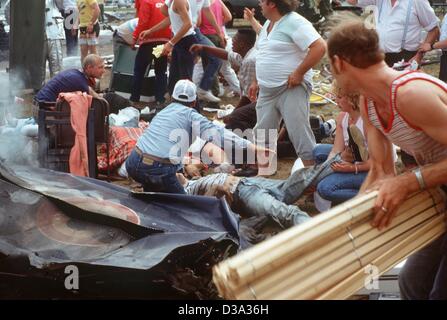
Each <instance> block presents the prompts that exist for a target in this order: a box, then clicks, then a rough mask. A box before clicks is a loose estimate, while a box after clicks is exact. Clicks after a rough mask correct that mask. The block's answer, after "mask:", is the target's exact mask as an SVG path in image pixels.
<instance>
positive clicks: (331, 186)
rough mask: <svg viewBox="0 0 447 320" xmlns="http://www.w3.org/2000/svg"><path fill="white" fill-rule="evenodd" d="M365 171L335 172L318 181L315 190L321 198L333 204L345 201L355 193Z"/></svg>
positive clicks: (365, 174) (358, 188)
mask: <svg viewBox="0 0 447 320" xmlns="http://www.w3.org/2000/svg"><path fill="white" fill-rule="evenodd" d="M367 174H368V173H367V172H359V173H358V174H355V173H345V172H335V173H333V174H331V175H329V176H327V177H326V178H324V179H323V180H321V181H320V183H318V186H317V191H318V193H319V194H320V196H321V197H322V198H323V199H326V200H329V201H332V202H334V203H335V204H338V203H342V202H345V201H346V200H349V199H351V198H353V197H355V196H356V195H357V193H358V192H359V190H360V187H361V186H362V183H363V181H364V180H365V178H366V176H367Z"/></svg>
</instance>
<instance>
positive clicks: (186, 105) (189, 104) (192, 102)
mask: <svg viewBox="0 0 447 320" xmlns="http://www.w3.org/2000/svg"><path fill="white" fill-rule="evenodd" d="M196 100H197V99H196ZM196 100H194V101H191V102H185V101H180V100H177V99H174V98H172V102H175V103H178V104H181V105H184V106H185V107H193V106H194V105H195V104H196Z"/></svg>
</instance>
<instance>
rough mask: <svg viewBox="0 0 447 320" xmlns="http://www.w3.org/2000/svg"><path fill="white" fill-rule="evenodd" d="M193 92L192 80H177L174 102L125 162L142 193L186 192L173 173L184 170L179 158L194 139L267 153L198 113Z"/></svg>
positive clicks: (165, 109) (156, 117)
mask: <svg viewBox="0 0 447 320" xmlns="http://www.w3.org/2000/svg"><path fill="white" fill-rule="evenodd" d="M196 92H197V91H196V85H195V84H194V83H192V82H191V81H189V80H180V81H178V82H177V84H176V85H175V87H174V90H173V93H172V98H173V100H174V102H173V103H171V104H170V105H168V106H167V107H166V108H164V109H163V110H162V111H160V112H159V113H158V114H157V115H156V116H155V117H154V119H153V120H152V122H151V125H150V126H149V128H148V129H146V131H145V132H144V133H143V135H142V136H141V137H140V138H139V139H138V141H137V144H136V147H135V149H134V150H133V151H132V153H131V155H130V156H129V158H128V159H127V161H126V169H127V172H128V174H129V176H130V177H132V178H133V179H134V180H136V181H137V182H140V183H141V184H143V188H144V191H154V192H168V193H181V194H184V193H185V189H184V188H183V186H182V185H181V184H180V182H179V181H178V179H177V176H176V173H177V172H178V171H179V170H180V169H181V168H182V167H183V163H182V159H183V158H184V156H185V154H186V153H187V151H188V148H189V146H190V145H191V143H192V142H193V141H194V140H195V138H196V137H197V136H200V138H201V139H203V140H205V141H208V142H211V141H212V142H213V143H214V144H217V145H218V146H219V147H221V148H223V149H227V148H232V147H233V143H235V144H236V146H237V147H238V148H241V149H248V150H249V152H252V153H253V154H254V153H255V152H256V151H259V152H264V153H268V152H269V150H266V149H263V148H261V147H259V146H255V145H254V144H252V143H251V142H250V141H247V140H245V139H242V138H240V137H238V136H237V135H235V134H233V133H232V132H231V131H228V130H226V129H224V128H223V127H220V126H218V125H215V124H213V123H212V122H210V121H209V120H208V119H207V118H205V117H204V116H202V115H201V114H200V113H198V112H197V111H196V110H195V109H194V107H195V106H196V100H197V93H196Z"/></svg>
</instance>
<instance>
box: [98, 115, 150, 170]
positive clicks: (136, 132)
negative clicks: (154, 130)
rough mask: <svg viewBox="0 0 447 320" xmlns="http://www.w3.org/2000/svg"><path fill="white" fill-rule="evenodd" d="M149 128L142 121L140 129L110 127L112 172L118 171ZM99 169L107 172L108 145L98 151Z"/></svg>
mask: <svg viewBox="0 0 447 320" xmlns="http://www.w3.org/2000/svg"><path fill="white" fill-rule="evenodd" d="M148 126H149V124H148V123H147V122H144V121H141V122H140V123H139V128H126V127H110V129H109V141H110V142H109V152H110V165H109V169H110V171H114V170H116V169H118V168H119V167H120V166H121V165H122V164H123V162H124V161H126V159H127V157H128V156H129V155H130V153H131V151H132V150H133V148H134V147H135V144H136V143H137V140H138V138H139V137H140V136H141V135H142V134H143V131H144V130H145V129H146V128H147V127H148ZM98 169H99V171H102V172H105V171H107V153H106V145H105V144H104V145H101V146H100V147H99V150H98Z"/></svg>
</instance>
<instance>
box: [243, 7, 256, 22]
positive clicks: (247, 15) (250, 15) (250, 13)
mask: <svg viewBox="0 0 447 320" xmlns="http://www.w3.org/2000/svg"><path fill="white" fill-rule="evenodd" d="M254 18H255V9H254V8H253V9H248V8H244V20H247V21H252V20H253V19H254Z"/></svg>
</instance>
